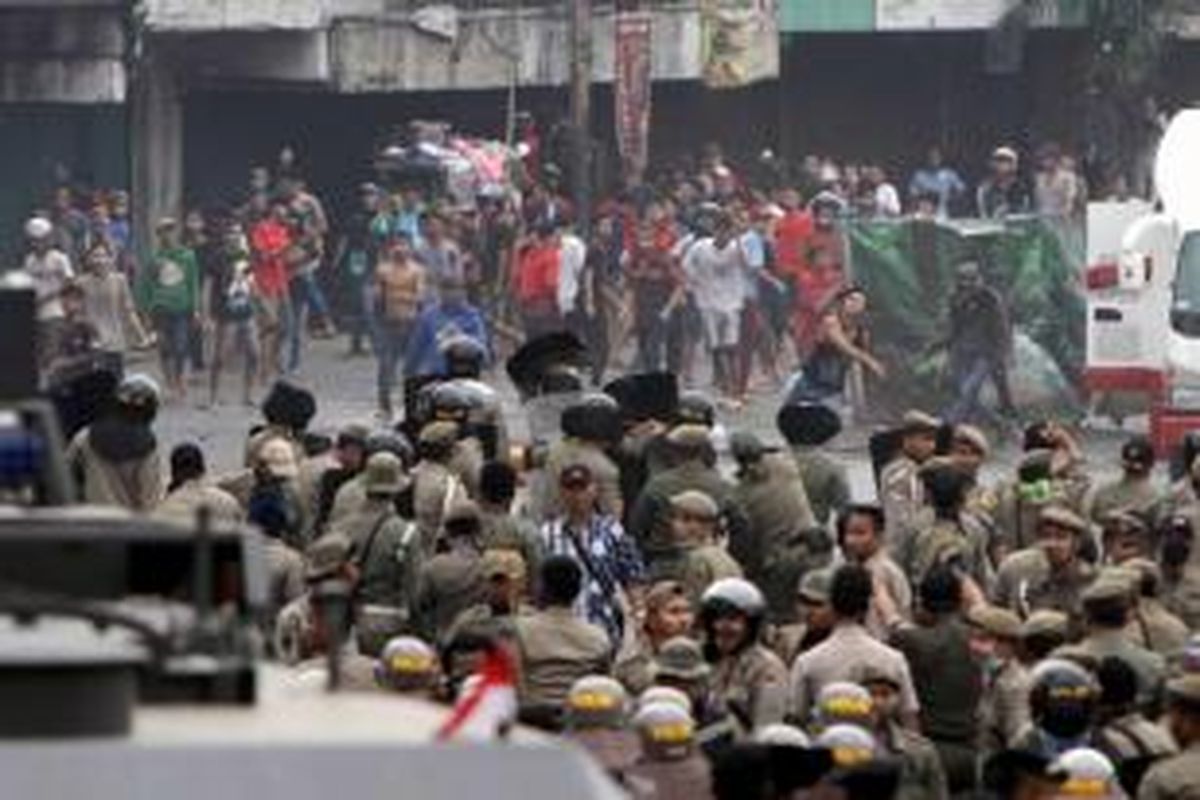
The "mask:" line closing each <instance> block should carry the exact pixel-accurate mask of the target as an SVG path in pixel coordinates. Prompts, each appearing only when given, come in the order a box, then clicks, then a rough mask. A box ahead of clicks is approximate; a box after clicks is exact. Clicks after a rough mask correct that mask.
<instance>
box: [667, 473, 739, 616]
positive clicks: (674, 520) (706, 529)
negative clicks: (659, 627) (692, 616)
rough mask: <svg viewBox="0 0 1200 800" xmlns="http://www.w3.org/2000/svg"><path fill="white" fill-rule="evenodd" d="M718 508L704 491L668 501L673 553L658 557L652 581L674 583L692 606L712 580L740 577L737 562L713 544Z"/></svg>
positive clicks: (718, 521)
mask: <svg viewBox="0 0 1200 800" xmlns="http://www.w3.org/2000/svg"><path fill="white" fill-rule="evenodd" d="M720 513H721V511H720V508H718V507H717V504H716V502H715V501H714V500H713V499H712V498H711V497H709V496H708V495H707V494H705V493H704V492H700V491H695V490H690V491H686V492H680V493H679V494H677V495H675V496H674V497H672V498H671V537H672V544H673V547H674V553H673V554H672V555H670V556H665V557H663V558H660V559H659V560H658V561H657V563H656V564H655V567H654V572H653V573H652V577H653V579H654V580H673V581H678V582H679V583H681V584H682V585H683V587H684V590H685V591H686V592H687V596H688V598H689V599H690V600H691V602H692V603H693V604H696V603H699V601H700V597H701V595H703V594H704V592H705V590H706V589H708V587H709V586H711V585H712V584H713V583H715V582H716V581H719V580H721V579H723V578H740V577H742V575H743V573H742V568H741V566H740V565H739V564H738V562H736V561H734V560H733V557H732V556H730V555H729V553H728V552H727V551H726V550H725V548H724V547H723V546H721V545H720V544H718V543H717V526H718V525H719V524H720Z"/></svg>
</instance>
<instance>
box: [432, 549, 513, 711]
mask: <svg viewBox="0 0 1200 800" xmlns="http://www.w3.org/2000/svg"><path fill="white" fill-rule="evenodd" d="M480 573H481V576H482V579H483V587H482V588H483V598H482V600H481V601H480V602H478V603H476V604H475V605H473V606H471V607H470V608H468V609H466V610H464V611H463V612H462V613H461V614H459V615H458V617H457V618H456V619H455V620H454V622H453V623H452V624H451V625H450V628H449V629H448V630H447V631H446V633H445V635H444V637H443V638H442V640H441V642H440V643H439V645H440V650H441V651H442V654H443V660H444V663H445V667H446V677H447V679H448V680H449V682H450V686H451V688H456V687H458V686H459V685H461V683H462V682H463V681H464V680H466V678H467V677H468V676H470V675H471V674H473V673H474V672H475V671H476V670H477V668H478V666H479V658H480V657H481V656H482V655H483V653H484V648H483V644H484V643H485V642H497V643H499V644H500V645H501V646H503V647H506V648H508V650H509V651H510V652H511V653H513V654H514V662H515V661H516V660H517V657H516V655H515V654H516V638H517V626H516V620H517V618H518V617H522V616H527V615H529V614H532V613H533V612H534V610H535V609H534V608H533V607H532V606H531V605H529V603H528V602H527V595H526V587H527V585H528V580H527V569H526V566H525V560H524V559H523V558H521V556H520V554H519V553H516V552H514V551H512V550H487V551H485V552H484V554H483V558H482V566H481V569H480Z"/></svg>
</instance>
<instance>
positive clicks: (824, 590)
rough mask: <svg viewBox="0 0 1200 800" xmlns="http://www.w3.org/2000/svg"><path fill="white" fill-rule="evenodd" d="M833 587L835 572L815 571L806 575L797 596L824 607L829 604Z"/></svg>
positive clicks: (828, 570) (826, 570)
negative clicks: (830, 591)
mask: <svg viewBox="0 0 1200 800" xmlns="http://www.w3.org/2000/svg"><path fill="white" fill-rule="evenodd" d="M832 586H833V570H830V569H814V570H810V571H809V572H806V573H804V577H803V578H801V579H800V585H799V586H798V587H797V588H796V595H797V596H798V597H799V598H800V599H801V600H804V601H807V602H809V603H813V604H820V605H824V604H825V603H828V602H829V590H830V587H832Z"/></svg>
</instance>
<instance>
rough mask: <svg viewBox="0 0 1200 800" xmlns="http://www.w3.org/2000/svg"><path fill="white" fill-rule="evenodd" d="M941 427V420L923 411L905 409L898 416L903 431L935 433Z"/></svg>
mask: <svg viewBox="0 0 1200 800" xmlns="http://www.w3.org/2000/svg"><path fill="white" fill-rule="evenodd" d="M941 427H942V421H941V420H940V419H938V418H937V417H935V416H933V415H931V414H926V413H925V412H924V411H917V410H912V411H906V412H904V416H903V417H901V418H900V429H901V430H902V431H904V433H937V432H938V431H939V430H940V429H941Z"/></svg>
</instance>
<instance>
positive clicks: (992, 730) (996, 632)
mask: <svg viewBox="0 0 1200 800" xmlns="http://www.w3.org/2000/svg"><path fill="white" fill-rule="evenodd" d="M967 622H968V623H969V624H970V627H971V650H972V652H973V653H974V655H975V657H976V658H977V659H978V660H979V661H980V662H981V663H982V667H983V696H982V697H981V698H980V699H979V749H980V751H981V752H982V753H983V754H984V756H985V757H986V756H988V755H991V754H993V753H999V752H1001V751H1003V750H1006V749H1007V748H1009V747H1010V746H1011V745H1012V744H1013V742H1015V741H1016V740H1017V737H1018V736H1019V735H1020V734H1021V733H1022V732H1023V731H1024V730H1025V728H1026V727H1027V726H1028V725H1029V673H1028V672H1027V671H1026V669H1025V667H1024V666H1022V664H1021V662H1020V660H1019V659H1018V658H1017V648H1018V646H1019V643H1020V638H1021V619H1020V618H1019V617H1018V616H1017V615H1016V614H1014V613H1013V612H1011V611H1009V610H1008V609H1005V608H997V607H995V606H989V605H977V606H974V607H973V608H971V610H970V611H969V612H968V613H967Z"/></svg>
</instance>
